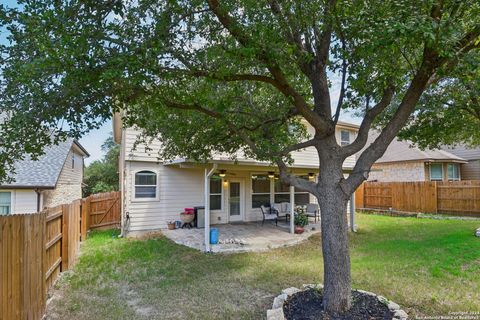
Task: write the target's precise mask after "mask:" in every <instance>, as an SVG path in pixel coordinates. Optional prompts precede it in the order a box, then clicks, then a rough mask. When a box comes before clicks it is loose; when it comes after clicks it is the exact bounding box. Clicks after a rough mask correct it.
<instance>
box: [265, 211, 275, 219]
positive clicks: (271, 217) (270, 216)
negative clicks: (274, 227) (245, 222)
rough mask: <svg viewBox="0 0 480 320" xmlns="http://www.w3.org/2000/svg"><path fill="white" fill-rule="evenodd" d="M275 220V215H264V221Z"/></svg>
mask: <svg viewBox="0 0 480 320" xmlns="http://www.w3.org/2000/svg"><path fill="white" fill-rule="evenodd" d="M276 218H277V215H276V214H272V213H268V214H266V215H265V220H274V219H276Z"/></svg>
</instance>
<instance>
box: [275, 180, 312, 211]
mask: <svg viewBox="0 0 480 320" xmlns="http://www.w3.org/2000/svg"><path fill="white" fill-rule="evenodd" d="M300 178H303V179H305V180H308V176H300ZM274 199H275V203H280V202H290V187H289V186H288V185H285V184H283V183H282V182H281V181H280V179H276V180H275V196H274ZM308 203H310V194H309V193H308V192H306V191H300V190H298V189H297V188H295V205H306V204H308Z"/></svg>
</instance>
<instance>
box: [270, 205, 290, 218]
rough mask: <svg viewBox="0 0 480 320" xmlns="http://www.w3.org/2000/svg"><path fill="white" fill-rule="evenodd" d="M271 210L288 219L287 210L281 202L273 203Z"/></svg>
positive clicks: (279, 216)
mask: <svg viewBox="0 0 480 320" xmlns="http://www.w3.org/2000/svg"><path fill="white" fill-rule="evenodd" d="M270 211H273V212H272V213H276V214H277V216H278V218H279V219H280V218H285V221H288V215H287V212H285V210H283V207H282V204H281V203H273V204H272V207H271V209H270Z"/></svg>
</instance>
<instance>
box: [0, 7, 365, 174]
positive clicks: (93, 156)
mask: <svg viewBox="0 0 480 320" xmlns="http://www.w3.org/2000/svg"><path fill="white" fill-rule="evenodd" d="M1 4H3V5H6V6H7V7H14V6H16V5H17V3H16V1H15V0H1ZM5 41H6V35H5V30H0V43H5ZM329 77H330V78H331V79H332V80H333V81H332V87H331V89H330V94H331V100H332V106H336V104H337V101H338V95H339V92H340V85H339V83H340V79H339V77H337V76H335V75H332V74H329ZM332 109H334V108H333V107H332ZM333 112H334V111H333ZM340 120H342V121H347V122H352V123H356V124H358V123H359V122H360V119H359V118H355V117H353V116H352V115H351V114H348V113H343V114H341V116H340ZM111 132H112V121H111V120H108V121H106V122H105V123H104V124H103V126H102V127H101V128H99V129H96V130H93V131H91V132H90V133H88V134H87V135H85V136H84V137H82V138H81V139H80V140H79V142H80V143H81V144H82V146H83V147H84V148H85V149H86V150H87V151H88V152H89V153H90V157H89V158H87V159H86V160H85V163H86V164H87V165H88V164H90V163H92V162H93V161H95V160H99V159H101V158H102V157H103V155H104V153H103V152H102V150H101V146H102V144H103V142H104V141H105V140H106V139H107V138H108V137H109V135H110V133H111Z"/></svg>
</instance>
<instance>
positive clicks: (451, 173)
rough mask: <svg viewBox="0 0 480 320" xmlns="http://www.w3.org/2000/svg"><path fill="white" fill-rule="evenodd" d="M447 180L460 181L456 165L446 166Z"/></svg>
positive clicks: (458, 169)
mask: <svg viewBox="0 0 480 320" xmlns="http://www.w3.org/2000/svg"><path fill="white" fill-rule="evenodd" d="M447 175H448V180H460V168H459V165H458V163H449V164H448V165H447Z"/></svg>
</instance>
